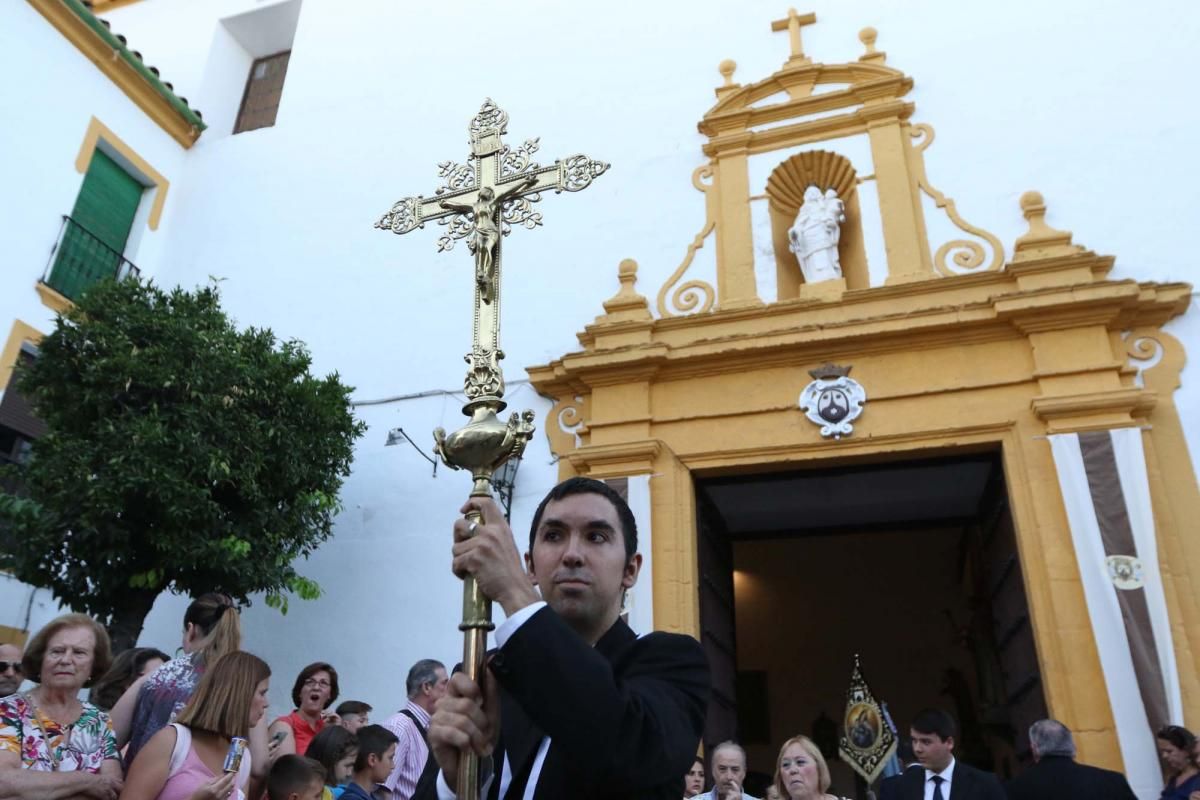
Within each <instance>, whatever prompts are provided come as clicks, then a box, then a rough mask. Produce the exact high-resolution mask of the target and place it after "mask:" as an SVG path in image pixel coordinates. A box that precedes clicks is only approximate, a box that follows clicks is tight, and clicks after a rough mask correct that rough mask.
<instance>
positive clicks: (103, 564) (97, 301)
mask: <svg viewBox="0 0 1200 800" xmlns="http://www.w3.org/2000/svg"><path fill="white" fill-rule="evenodd" d="M39 350H40V352H39V357H38V359H37V361H36V362H35V363H34V364H33V365H32V366H31V367H29V368H27V369H26V370H24V373H23V375H22V376H21V377H20V384H19V385H20V388H21V391H22V392H23V393H25V395H26V397H28V398H29V400H30V402H31V403H32V405H33V407H34V409H35V411H36V412H37V414H38V415H39V416H40V417H41V418H42V420H44V421H45V422H46V424H47V426H48V428H49V432H48V433H47V434H46V435H45V436H44V437H42V438H41V439H39V440H38V441H37V442H36V443H35V444H34V446H33V453H32V459H31V460H30V462H29V463H28V464H27V465H25V466H24V467H22V468H20V480H21V481H22V483H23V484H24V488H25V492H26V493H27V496H26V497H17V496H16V495H0V523H2V524H4V525H5V526H6V527H8V528H9V531H8V534H9V535H8V537H7V538H9V540H10V544H11V547H10V548H9V549H10V552H8V553H6V554H5V556H4V558H3V560H2V561H0V565H2V566H5V567H6V568H8V569H10V570H12V571H13V572H14V573H15V574H16V576H17V577H18V578H20V579H21V580H23V581H26V582H28V583H31V584H34V585H37V586H43V587H47V588H49V589H51V590H52V591H53V593H54V596H55V597H56V598H57V599H58V600H60V601H61V602H63V603H64V604H66V605H68V606H70V607H72V608H74V609H76V610H78V611H82V612H84V613H87V614H91V615H93V616H95V617H96V618H97V619H99V620H100V621H101V622H103V623H105V624H106V625H107V626H108V628H109V631H110V633H111V634H112V637H113V640H114V642H113V643H114V646H115V647H117V648H124V647H129V646H132V645H133V644H134V643H135V642H136V640H137V637H138V635H139V634H140V633H141V630H142V624H143V621H144V619H145V616H146V614H147V613H148V612H149V611H150V608H151V606H152V605H153V604H154V600H155V598H157V597H158V595H159V594H160V593H162V592H163V591H164V590H169V591H173V592H180V593H187V594H194V593H199V592H205V591H224V592H228V593H229V594H231V595H232V596H234V597H235V598H238V599H240V600H242V601H245V600H246V598H247V595H249V594H250V593H252V592H265V593H266V594H267V603H268V604H269V605H271V606H274V607H276V608H280V609H281V610H282V611H284V612H285V613H286V610H287V607H286V604H287V598H288V596H289V594H296V595H299V596H300V597H302V598H306V599H311V598H314V597H316V596H318V595H319V594H320V588H319V587H318V586H317V585H316V583H314V582H313V581H311V580H309V579H306V578H304V577H302V576H300V575H299V574H298V573H297V572H296V571H295V569H294V568H293V566H292V565H293V562H294V561H295V560H296V559H297V558H299V557H301V556H304V557H306V556H308V555H309V554H310V553H312V552H313V551H314V550H315V549H316V548H317V547H318V546H319V545H320V544H321V543H322V542H324V541H325V540H326V539H328V538H329V536H330V532H331V528H332V521H333V516H334V514H335V513H336V512H337V510H338V508H339V503H338V499H337V495H338V490H339V489H340V488H341V485H342V481H343V479H344V478H345V476H346V475H348V474H349V471H350V462H351V460H352V457H353V444H354V440H355V439H356V438H358V437H359V436H361V435H362V433H363V431H364V430H365V425H363V423H361V422H358V421H356V420H355V419H354V417H353V415H352V413H351V411H350V406H349V394H350V391H351V389H350V387H347V386H345V385H343V384H342V383H341V382H340V380H339V378H338V376H337V375H336V374H333V375H329V376H327V377H325V378H315V377H313V376H312V375H310V374H309V366H310V365H311V359H310V357H309V355H308V353H307V351H306V350H305V348H304V346H303V344H301V343H300V342H295V341H285V342H280V341H277V340H276V338H275V336H274V334H272V333H271V331H269V330H263V329H256V328H250V329H248V330H245V331H239V330H237V328H236V327H235V326H234V324H233V323H232V322H231V321H230V319H229V318H228V317H227V316H226V315H225V312H224V311H223V310H222V309H221V305H220V297H219V293H218V291H217V289H216V287H215V286H214V287H208V288H201V289H198V290H196V291H195V292H187V291H184V290H182V289H175V290H173V291H170V292H166V291H163V290H162V289H160V288H158V287H156V286H154V285H153V284H152V283H149V282H145V281H140V280H124V281H120V282H115V281H114V282H107V283H103V284H98V285H96V286H95V287H93V288H91V289H90V290H89V291H88V292H87V294H86V295H85V296H84V297H83V298H82V299H81V300H80V302H79V303H78V304H77V305H76V306H75V307H74V308H73V309H71V310H70V311H69V312H68V313H67V314H66V315H65V316H63V317H60V318H59V320H58V322H57V324H56V326H55V329H54V331H53V333H51V334H50V335H48V336H47V337H46V338H45V339H43V340H42V342H41V344H40V348H39Z"/></svg>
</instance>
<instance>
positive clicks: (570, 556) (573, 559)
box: [562, 536, 583, 567]
mask: <svg viewBox="0 0 1200 800" xmlns="http://www.w3.org/2000/svg"><path fill="white" fill-rule="evenodd" d="M562 560H563V564H565V565H567V566H570V567H578V566H580V565H581V564H583V540H582V538H581V537H579V536H572V537H571V538H569V539H568V540H567V547H566V549H565V550H563V556H562Z"/></svg>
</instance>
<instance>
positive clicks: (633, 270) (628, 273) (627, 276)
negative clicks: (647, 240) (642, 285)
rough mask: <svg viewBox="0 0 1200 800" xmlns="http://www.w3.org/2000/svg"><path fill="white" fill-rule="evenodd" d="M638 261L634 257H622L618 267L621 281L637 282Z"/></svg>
mask: <svg viewBox="0 0 1200 800" xmlns="http://www.w3.org/2000/svg"><path fill="white" fill-rule="evenodd" d="M637 271H638V263H637V262H636V261H634V260H633V259H632V258H626V259H622V260H621V263H620V265H619V266H618V267H617V278H618V279H619V280H620V281H621V283H636V282H637Z"/></svg>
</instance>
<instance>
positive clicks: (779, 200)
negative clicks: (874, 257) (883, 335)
mask: <svg viewBox="0 0 1200 800" xmlns="http://www.w3.org/2000/svg"><path fill="white" fill-rule="evenodd" d="M809 186H816V187H817V188H819V189H820V190H821V191H822V192H824V191H826V190H827V189H833V190H834V191H836V192H837V195H838V197H840V198H841V199H842V202H843V203H845V204H846V221H845V222H843V223H842V231H841V237H840V238H839V241H838V256H839V257H840V259H841V262H842V275H843V276H845V278H846V288H847V289H867V288H870V285H871V284H870V277H869V275H868V273H867V252H866V249H865V247H864V246H863V236H862V213H861V212H860V211H859V207H858V176H857V173H856V172H855V171H854V167H853V166H852V165H851V164H850V161H849V159H847V158H846V157H845V156H840V155H838V154H837V153H831V152H829V151H828V150H809V151H806V152H803V153H797V154H796V155H794V156H792V157H791V158H789V159H788V160H787V161H784V162H783V163H782V164H780V165H779V166H778V167H776V168H775V169H774V170H773V171H772V172H771V175H770V177H769V178H768V179H767V199H768V205H769V207H770V211H771V240H772V244H773V245H774V248H775V270H776V276H777V281H776V283H777V286H778V290H779V300H781V301H782V300H793V299H795V298H797V297H799V296H800V285H801V284H802V283H804V276H803V274H801V272H800V265H799V264H798V263H797V262H796V256H795V254H794V253H792V252H791V251H790V250H788V229H789V228H791V227H792V223H793V222H795V220H796V214H798V213H799V212H800V205H801V204H802V203H803V202H804V190H805V189H807V188H808V187H809Z"/></svg>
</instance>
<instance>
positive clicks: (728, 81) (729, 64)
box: [717, 58, 737, 86]
mask: <svg viewBox="0 0 1200 800" xmlns="http://www.w3.org/2000/svg"><path fill="white" fill-rule="evenodd" d="M736 69H737V62H736V61H734V60H733V59H732V58H727V59H725V60H724V61H722V62H721V63H720V64H719V65H717V70H718V71H719V72H720V73H721V77H723V78H724V79H725V85H726V86H732V85H733V72H734V70H736Z"/></svg>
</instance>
